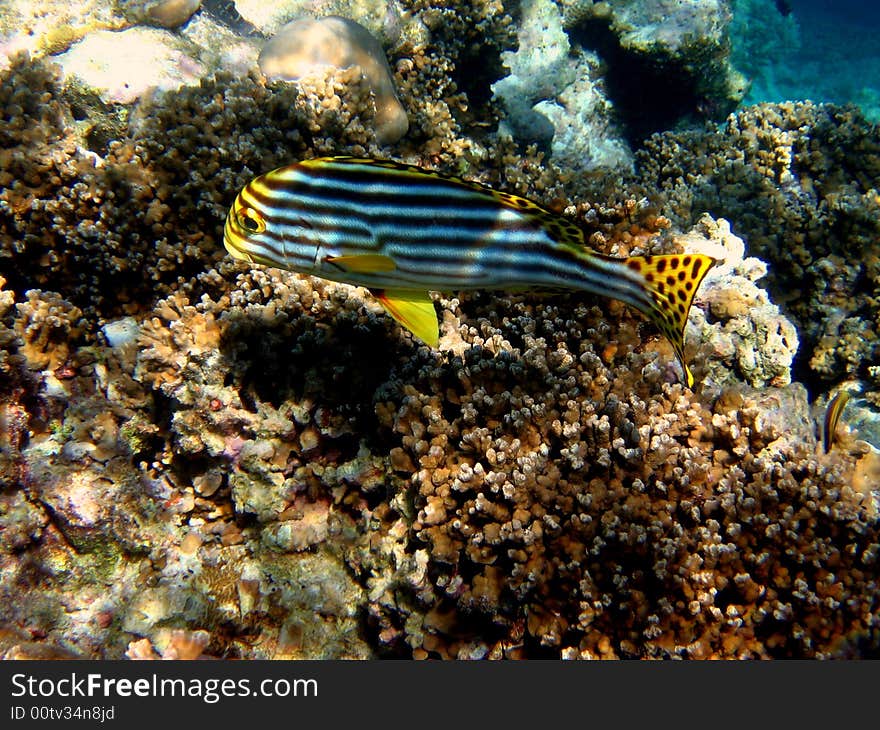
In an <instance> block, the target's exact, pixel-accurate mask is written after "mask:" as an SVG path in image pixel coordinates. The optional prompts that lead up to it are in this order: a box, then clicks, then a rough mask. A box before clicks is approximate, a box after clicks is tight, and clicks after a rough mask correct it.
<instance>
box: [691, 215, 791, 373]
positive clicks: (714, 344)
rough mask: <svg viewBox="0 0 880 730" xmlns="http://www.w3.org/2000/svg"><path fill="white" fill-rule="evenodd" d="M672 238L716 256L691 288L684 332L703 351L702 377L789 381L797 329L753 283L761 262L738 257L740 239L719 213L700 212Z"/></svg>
mask: <svg viewBox="0 0 880 730" xmlns="http://www.w3.org/2000/svg"><path fill="white" fill-rule="evenodd" d="M676 240H677V241H678V243H679V244H680V245H681V246H682V248H683V249H684V251H685V252H694V253H703V254H707V255H710V256H714V257H715V258H716V259H717V260H718V263H717V264H716V265H715V266H714V267H713V268H712V269H710V270H709V273H708V274H707V275H706V278H705V279H704V280H703V283H702V285H701V286H700V290H699V291H698V293H697V297H696V304H697V306H696V307H695V308H694V309H693V310H692V316H691V319H690V322H689V323H688V332H687V336H686V340H690V341H697V342H699V343H700V349H701V351H703V352H705V353H707V354H706V356H705V360H704V361H703V363H702V367H703V368H705V370H706V372H705V377H704V378H702V379H703V380H704V381H705V382H707V383H710V384H712V385H723V384H725V383H731V382H736V381H744V382H746V383H749V384H750V385H752V386H753V387H759V386H762V385H773V386H780V385H787V384H788V383H790V382H791V366H792V362H793V361H794V356H795V354H796V353H797V348H798V335H797V330H796V329H795V327H794V325H793V324H792V323H791V322H790V321H789V320H788V319H787V318H786V317H785V316H784V315H783V314H782V312H781V311H780V310H779V307H778V306H777V305H775V304H773V303H772V302H771V301H770V297H769V295H768V294H767V292H766V291H765V290H764V289H762V288H760V287H759V286H758V285H757V283H756V282H757V281H758V280H760V279H761V278H763V277H764V275H765V274H766V273H767V266H766V264H764V263H763V262H762V261H760V260H758V259H756V258H753V257H749V258H744V256H745V245H744V243H743V241H742V239H740V238H739V237H737V236H735V235H734V234H733V233H732V232H731V230H730V224H729V223H728V222H727V221H726V220H724V219H723V218H722V219H719V220H717V221H716V220H714V219H713V218H711V217H710V216H708V215H705V216H703V218H701V219H700V222H699V224H698V225H697V226H696V227H695V228H694V229H692V230H691V231H690V232H689V233H687V234H685V235H682V236H679V237H677V239H676Z"/></svg>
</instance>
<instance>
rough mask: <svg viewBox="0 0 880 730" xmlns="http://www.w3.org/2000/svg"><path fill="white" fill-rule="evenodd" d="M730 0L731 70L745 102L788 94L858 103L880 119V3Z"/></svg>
mask: <svg viewBox="0 0 880 730" xmlns="http://www.w3.org/2000/svg"><path fill="white" fill-rule="evenodd" d="M782 4H783V3H777V2H775V0H733V3H732V5H733V12H734V21H733V24H732V26H731V40H732V44H733V58H734V63H735V65H736V67H737V68H738V69H739V70H740V71H742V72H743V73H744V74H745V75H746V76H747V77H748V78H749V80H750V81H751V83H752V86H751V89H750V91H749V93H748V96H747V97H746V99H745V100H744V103H746V104H752V103H757V102H761V101H783V100H786V99H810V100H813V101H832V102H836V103H849V102H852V103H856V104H858V105H859V106H860V107H861V108H862V110H863V111H864V113H865V114H866V115H867V117H868V118H869V119H870V120H872V121H874V122H880V2H878V0H788V1H787V5H788V7H789V8H790V10H791V12H790V14H789V15H788V16H787V17H786V16H783V14H782V13H781V12H780V10H779V9H778V6H779V5H782Z"/></svg>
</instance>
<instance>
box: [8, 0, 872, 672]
mask: <svg viewBox="0 0 880 730" xmlns="http://www.w3.org/2000/svg"><path fill="white" fill-rule="evenodd" d="M56 5H57V7H56ZM159 5H163V3H161V2H155V3H150V2H135V3H119V4H117V3H110V2H101V1H100V0H95V2H94V3H93V6H94V7H91V8H90V12H86V13H83V14H82V16H81V17H79V16H78V17H68V20H69V21H70V22H69V23H68V26H66V27H68V29H69V30H68V32H67V33H66V35H64V36H61V35H57V34H56V35H53V31H52V30H51V29H50V28H49V27H47V26H46V25H45V24H44V23H43V20H42V19H43V17H44V16H43V15H42V14H40V13H37V12H34V11H33V10H32V9H30V8H29V7H28V6H27V4H21V3H11V4H10V5H9V8H8V9H7V10H6V11H4V12H5V15H3V17H2V18H0V29H2V31H3V36H2V37H3V39H4V40H3V51H4V53H6V54H7V55H6V56H4V57H5V58H6V59H7V60H6V61H5V63H4V65H5V68H4V70H3V71H2V72H0V76H2V78H0V114H2V120H0V121H2V123H0V606H2V609H0V656H3V657H6V658H21V657H39V658H44V657H56V658H66V657H73V656H85V657H94V658H121V657H129V658H132V659H151V658H195V657H199V656H212V657H224V658H291V657H308V658H320V657H325V658H330V657H346V658H363V657H371V656H405V657H414V658H527V657H564V658H612V657H642V658H667V657H692V658H708V657H723V658H755V657H854V656H876V655H877V653H878V649H880V629H878V619H880V585H878V551H880V517H878V483H880V457H878V452H877V450H876V448H875V447H876V446H878V443H877V440H876V438H875V437H872V436H870V434H871V430H870V427H869V424H870V423H871V414H872V413H875V412H876V407H877V406H878V396H877V392H878V391H880V363H878V361H877V358H878V356H880V351H878V350H877V346H876V342H877V336H876V328H877V326H878V320H877V301H876V299H877V297H876V290H877V273H878V268H877V262H878V256H877V253H878V245H880V244H878V241H880V238H878V236H877V232H878V231H877V225H878V224H877V220H878V216H877V212H878V210H877V208H878V205H880V199H878V193H877V191H878V189H880V162H878V148H880V142H878V132H877V129H876V128H874V127H872V126H871V125H869V124H867V123H866V122H865V121H864V119H863V118H862V117H861V116H860V114H859V113H858V111H857V110H855V109H854V108H845V107H837V106H824V105H813V104H809V103H802V104H762V105H758V106H754V107H748V108H745V109H742V110H740V111H738V112H736V113H735V114H733V115H731V116H729V117H728V118H726V120H722V121H720V122H719V121H705V124H701V125H698V126H696V127H694V126H691V127H690V128H689V129H688V130H685V131H682V130H681V129H676V130H672V129H670V127H671V126H672V124H675V123H678V122H681V121H683V120H686V119H691V120H693V119H695V118H699V117H701V116H702V117H703V118H704V120H709V119H711V118H712V117H713V116H715V115H717V114H719V113H721V114H722V116H723V114H725V113H727V112H728V111H730V109H732V105H733V104H735V101H736V97H737V94H738V93H739V91H738V87H737V84H736V79H737V76H736V74H735V72H734V71H733V70H732V67H731V66H730V65H729V61H728V59H727V55H726V54H727V50H726V46H725V43H724V33H725V28H726V24H727V23H728V22H729V13H728V12H727V6H726V3H723V2H718V3H714V2H713V3H696V2H694V3H664V2H656V3H654V2H651V3H644V2H642V3H635V2H624V1H623V0H620V1H618V2H607V3H573V2H561V3H558V4H557V3H541V2H535V3H529V4H527V3H522V4H519V5H516V6H513V5H509V4H507V3H501V2H497V1H496V0H484V1H481V2H476V3H465V4H462V3H454V2H451V1H450V2H443V1H431V0H410V1H401V2H372V1H368V0H364V1H363V2H361V3H353V4H352V3H348V4H345V5H347V6H350V12H349V13H348V17H349V18H350V19H352V20H354V21H356V22H358V23H360V24H361V25H363V26H364V27H365V28H366V29H368V30H369V32H370V33H372V34H373V35H374V36H375V38H376V39H377V40H378V41H379V42H381V43H382V44H383V47H384V49H385V53H386V54H387V57H388V61H389V69H390V72H391V75H392V81H393V85H394V88H395V91H396V96H397V99H398V101H399V103H400V105H401V106H402V107H403V109H404V110H405V111H406V115H407V118H408V131H407V132H406V134H405V135H404V136H403V137H402V138H401V139H400V140H399V141H397V142H395V143H394V145H393V146H390V147H389V146H385V147H383V146H382V145H381V144H380V141H379V139H378V138H377V131H378V130H377V127H376V123H375V122H376V114H377V106H376V101H375V98H374V90H373V89H372V88H371V86H370V83H369V80H368V79H367V78H365V77H364V75H363V74H361V73H360V72H359V71H358V70H357V69H354V68H351V67H349V68H328V69H324V70H323V71H322V72H321V73H317V74H313V75H312V76H310V77H309V79H308V81H307V82H306V81H303V82H296V83H294V82H287V81H283V80H268V79H266V78H265V77H264V76H263V75H262V74H261V73H260V71H259V67H258V65H257V58H258V55H259V52H260V49H261V48H262V47H263V44H264V43H265V37H268V36H271V35H273V34H274V33H276V32H277V31H278V30H279V29H280V28H282V27H283V26H284V25H285V23H287V22H288V21H289V20H291V19H292V18H293V17H295V16H296V15H297V14H299V13H300V12H302V10H303V7H304V6H305V5H308V6H309V10H310V11H311V12H312V13H313V14H315V15H319V16H323V15H327V14H332V13H339V12H341V10H340V6H341V5H343V4H341V3H334V2H330V1H329V0H328V2H312V3H296V2H278V3H248V2H239V3H235V5H234V10H235V12H234V13H233V12H232V10H231V9H230V7H229V4H228V3H211V2H203V3H201V7H200V8H196V9H195V10H192V8H191V5H193V4H192V3H172V5H174V6H175V7H174V8H170V9H169V8H165V10H162V9H161V8H160V10H159V11H157V10H156V8H155V7H154V6H159ZM673 5H674V6H675V7H674V8H672V6H673ZM551 6H552V7H551ZM667 6H668V7H667ZM66 7H67V6H66V5H65V6H64V8H66ZM64 8H62V7H61V4H56V3H53V2H46V3H45V8H44V11H43V12H51V13H54V14H55V17H62V16H63V15H64V13H67V14H68V16H70V12H71V11H70V10H66V9H64ZM670 8H672V9H673V10H674V12H672V11H671V10H670ZM172 10H174V11H176V12H179V16H175V15H174V13H173V12H171V11H172ZM166 11H167V12H166ZM157 12H159V16H157V15H156V13H157ZM169 13H170V15H169ZM192 13H194V14H192ZM184 16H186V17H184ZM155 17H162V18H169V17H172V18H179V23H178V24H175V23H173V22H171V21H167V22H154V21H153V20H150V19H154V18H155ZM659 18H665V19H666V20H665V22H666V23H667V24H666V25H662V26H661V27H662V28H663V32H662V33H659V35H658V34H656V33H655V34H654V35H650V34H648V33H647V29H648V28H656V27H657V23H658V22H659V21H658V19H659ZM529 23H532V24H534V25H531V26H530V25H529ZM169 24H170V27H169ZM157 25H159V26H161V27H156V26H157ZM547 27H552V28H554V29H555V31H554V32H557V33H558V34H561V35H560V37H562V36H564V37H565V39H566V43H568V44H569V50H570V53H568V54H566V57H565V58H557V59H556V61H555V63H556V64H557V65H556V66H555V67H554V68H555V69H556V73H555V74H554V79H555V81H554V84H555V85H551V87H548V88H549V91H548V92H547V96H545V97H543V98H542V97H541V96H540V94H539V95H537V96H536V95H535V91H534V88H531V87H527V86H526V85H523V84H522V83H519V82H517V81H510V80H509V79H510V77H511V76H512V75H519V74H522V77H523V79H524V80H528V79H532V80H535V81H537V80H538V77H537V74H536V73H532V74H530V73H529V68H530V66H529V64H530V63H531V64H540V63H543V62H544V61H546V60H547V57H548V56H547V55H546V54H548V53H551V52H552V50H553V49H548V48H542V47H541V45H540V44H539V43H536V42H534V41H535V38H536V37H537V35H536V34H538V32H539V31H540V30H541V29H544V28H547ZM10 29H16V30H10ZM28 30H30V31H32V32H30V33H29V32H28ZM19 31H21V32H19ZM133 32H137V33H138V34H140V35H141V36H144V35H145V34H149V35H150V36H151V37H153V38H158V37H160V36H161V39H162V40H161V43H159V42H158V41H156V42H155V43H152V44H151V47H152V48H153V50H154V51H156V49H157V48H158V49H161V48H164V49H172V50H173V49H176V51H175V53H178V54H179V55H175V53H171V52H169V53H168V54H167V55H166V56H163V58H164V59H165V61H163V63H162V64H159V68H164V69H166V70H172V69H177V70H178V72H179V73H178V74H177V76H175V75H173V74H168V75H166V76H163V77H162V78H161V79H159V80H155V79H154V80H151V81H150V82H149V84H145V85H144V87H143V88H140V87H139V88H137V89H134V90H131V91H130V92H129V91H126V94H129V93H130V96H125V95H124V96H120V95H119V93H118V92H119V90H120V89H124V88H125V87H124V86H123V87H119V86H118V85H114V84H109V83H108V84H104V83H103V82H101V80H100V79H101V77H100V76H89V75H88V73H86V72H85V71H79V72H77V71H76V70H75V69H77V68H79V69H82V68H87V67H89V65H90V64H91V65H94V63H96V62H98V61H100V62H101V63H103V64H105V65H106V62H107V58H106V57H102V56H101V54H102V53H103V54H106V53H109V51H107V50H103V51H98V52H97V53H98V55H97V56H95V55H94V54H95V53H96V52H95V51H94V50H92V51H89V54H91V55H89V54H84V50H87V49H83V48H82V44H86V43H97V40H100V39H102V38H104V37H105V36H106V35H107V34H111V35H113V34H115V36H114V37H115V38H116V39H117V41H116V42H118V43H124V42H125V41H122V40H119V37H121V36H122V34H125V33H133ZM156 34H159V35H158V36H157V35H156ZM127 37H128V36H126V38H127ZM649 37H650V38H653V39H654V40H653V41H652V42H650V43H648V42H646V40H645V39H646V38H649ZM207 38H213V39H214V42H213V43H208V42H206V41H205V40H202V39H207ZM217 38H221V39H227V40H228V42H224V43H217V42H216V39H217ZM96 39H97V40H96ZM599 41H601V42H599ZM612 41H613V42H612ZM517 43H518V46H517ZM108 47H109V46H107V45H104V46H100V45H96V46H94V48H104V49H107V48H108ZM22 49H23V50H24V51H27V54H25V53H22V52H21V51H22ZM612 51H613V52H612ZM77 52H82V53H83V54H84V55H85V56H87V57H90V58H91V59H92V61H90V62H89V63H87V64H85V65H79V66H77V65H75V64H74V63H73V61H72V60H71V59H72V58H74V57H75V56H71V55H68V54H76V53H77ZM157 52H158V51H157ZM162 52H163V53H164V51H162ZM651 58H655V59H660V60H662V63H660V60H658V65H657V66H655V67H653V68H655V69H656V68H662V69H665V73H669V74H671V75H672V76H671V77H672V78H675V79H676V80H677V81H678V82H680V83H679V86H677V87H676V88H677V90H678V91H681V92H682V93H681V94H680V95H679V96H676V97H675V103H674V104H670V105H669V106H663V107H661V108H658V110H657V114H656V116H654V117H653V118H651V119H649V120H647V121H646V122H644V123H642V124H640V125H633V124H632V123H630V122H631V118H630V117H628V115H627V112H626V99H625V98H622V97H619V96H616V95H615V91H614V90H615V83H614V81H613V80H614V78H615V74H618V75H621V76H620V77H621V78H622V77H626V76H627V75H629V77H630V78H632V75H633V74H638V73H640V72H647V71H646V69H650V68H652V66H651V64H650V63H649V59H651ZM529 59H531V60H529ZM58 64H60V65H58ZM111 65H112V64H111ZM536 69H537V67H534V70H536ZM640 70H641V71H640ZM688 73H690V74H692V76H690V77H688V76H687V74H688ZM646 78H647V77H646ZM129 88H130V89H132V87H129ZM505 89H506V90H505ZM542 93H543V92H542ZM517 94H519V96H517ZM511 99H513V100H514V102H513V106H510V104H511V102H510V100H511ZM585 99H589V104H585V105H584V106H577V103H580V102H581V101H584V100H585ZM516 104H519V106H516ZM671 109H675V110H677V112H676V116H675V118H674V119H672V118H671V117H670V116H669V115H670V110H671ZM544 113H546V114H545V118H546V119H547V120H548V122H549V125H550V126H549V127H547V126H544V127H542V129H543V130H544V134H545V136H544V137H543V138H538V139H517V138H516V137H515V136H511V135H510V134H508V133H507V132H511V133H513V134H514V135H516V127H517V120H516V119H514V117H515V116H516V115H518V114H523V115H533V114H544ZM520 121H521V120H520ZM499 130H500V131H499ZM595 130H600V131H602V134H603V135H605V136H604V137H600V138H599V141H601V139H604V140H605V142H602V143H601V144H600V143H599V141H597V138H594V139H593V144H594V146H593V147H592V148H591V149H592V150H593V151H597V150H598V152H600V153H602V154H599V153H597V154H596V155H594V157H592V158H590V160H591V161H590V162H589V163H585V162H584V160H583V159H581V160H579V161H578V162H577V163H575V162H574V161H573V160H572V159H571V158H570V157H567V156H566V155H564V154H562V153H561V152H560V148H559V147H558V146H557V147H555V148H554V143H555V142H558V139H559V138H564V136H565V135H571V138H572V139H574V138H580V137H582V136H583V135H585V134H587V133H589V132H593V131H595ZM539 131H540V130H539ZM651 132H655V133H654V134H652V135H650V136H647V137H646V135H648V134H650V133H651ZM548 133H550V134H549V136H546V135H547V134H548ZM557 135H560V137H557ZM637 140H643V141H639V142H638V143H637V142H636V141H637ZM595 145H598V146H595ZM584 149H585V148H584ZM609 150H610V151H612V152H614V154H612V155H611V156H609V155H606V154H604V153H605V152H608V151H609ZM619 152H622V154H618V153H619ZM319 154H358V155H372V156H379V157H389V156H390V157H394V158H395V159H400V160H403V161H406V162H411V163H415V164H420V165H422V166H424V167H428V168H432V169H438V170H440V171H444V172H450V173H454V174H459V175H464V176H466V177H469V178H473V179H477V180H479V181H481V182H484V183H486V184H489V185H493V186H496V187H501V188H504V189H507V190H509V191H511V192H516V193H520V194H524V195H528V196H529V197H531V198H533V199H535V200H537V201H539V202H541V203H542V204H543V205H545V206H546V207H548V208H550V209H552V210H555V211H558V212H559V213H560V215H565V216H567V217H569V218H571V219H572V220H574V221H576V222H577V223H578V224H579V225H581V226H582V227H583V228H584V229H585V230H586V231H587V232H588V236H589V241H590V244H591V245H593V246H595V247H596V248H597V249H599V250H601V251H603V252H605V253H609V254H614V255H620V256H624V255H628V254H631V253H648V252H650V253H660V252H671V251H691V252H693V251H701V252H706V253H711V254H712V255H714V256H716V257H717V258H719V259H720V260H721V263H720V264H719V265H718V266H716V267H715V269H713V271H712V272H711V273H710V275H709V276H708V277H707V279H706V280H705V282H704V284H703V286H702V287H701V290H700V292H699V294H698V296H697V300H696V302H695V306H694V309H693V311H692V315H691V319H690V322H689V325H688V331H687V350H688V351H687V355H688V357H689V360H690V362H691V363H692V368H693V370H694V374H695V375H696V377H697V385H696V386H695V389H694V390H693V391H692V390H690V389H687V388H685V387H683V386H682V385H681V384H680V383H679V381H678V375H677V371H676V369H675V367H676V366H675V365H674V357H673V354H672V351H671V348H670V347H669V345H668V344H667V343H666V342H665V341H664V340H663V339H662V338H661V337H660V336H659V335H658V333H657V332H656V331H654V330H653V329H652V328H651V326H650V325H649V324H647V323H646V322H645V321H644V319H643V318H641V317H640V316H639V315H638V314H636V313H635V312H633V311H632V310H631V309H629V308H627V307H626V306H624V305H622V304H620V303H618V302H614V301H611V300H606V299H601V298H594V297H584V296H572V295H561V294H554V295H542V296H538V295H534V294H525V293H519V294H507V295H499V294H497V293H489V292H486V293H483V292H474V293H467V294H457V293H455V292H446V293H443V294H439V295H435V296H436V304H437V307H438V311H439V312H441V322H442V324H441V343H440V347H439V349H437V350H432V349H429V348H427V347H425V346H423V345H419V344H418V343H416V342H415V341H414V340H413V339H412V338H411V337H410V336H409V335H408V334H406V333H405V332H404V331H402V330H401V328H400V327H399V326H397V325H396V324H395V323H394V322H393V321H392V320H390V319H389V318H388V317H387V316H385V315H384V313H383V311H382V310H381V307H380V306H379V305H378V304H377V303H376V302H375V301H373V300H372V299H371V298H370V297H369V296H368V295H367V294H366V292H364V291H363V290H360V289H356V288H353V287H349V286H346V285H342V284H335V283H331V282H327V281H324V280H320V279H313V278H309V277H302V276H298V275H296V274H293V273H290V272H284V271H279V270H275V269H264V268H259V267H248V266H246V265H244V264H241V263H238V262H234V261H232V260H230V259H228V258H226V257H224V255H223V249H222V241H221V239H222V221H223V218H224V216H225V213H226V210H227V208H228V205H229V204H230V203H231V201H232V199H233V198H234V196H235V194H236V193H237V192H238V190H239V189H240V187H241V186H242V185H244V184H245V183H246V182H247V181H248V180H249V179H250V178H251V177H253V176H254V175H255V174H257V173H259V172H262V171H265V170H268V169H270V168H272V167H274V166H277V165H280V164H284V163H287V162H290V161H292V160H295V159H300V158H303V157H310V156H314V155H319ZM609 161H610V164H609ZM609 170H613V172H612V173H609ZM844 383H854V384H855V386H858V387H860V388H861V389H862V398H861V399H859V398H855V399H854V404H855V405H859V403H861V405H862V407H863V409H864V410H863V411H862V414H863V415H862V417H861V420H860V421H859V422H860V423H865V424H866V425H865V427H864V428H861V427H860V428H861V432H860V433H856V432H855V431H854V430H853V428H852V427H848V426H847V425H846V424H847V423H849V424H850V426H852V425H853V424H854V423H855V418H854V417H853V416H852V415H851V414H852V413H853V411H851V410H848V411H847V412H845V415H844V418H843V423H844V425H841V426H840V428H839V429H838V431H837V434H836V438H835V439H833V448H831V450H830V451H829V452H828V453H825V451H824V449H823V448H822V446H821V436H822V434H821V431H820V424H821V421H822V408H821V406H822V405H823V404H824V402H825V401H826V400H827V398H828V396H829V394H830V393H831V392H832V391H833V390H834V389H836V388H839V387H841V386H842V384H844ZM817 409H818V411H817ZM872 409H873V410H872ZM870 441H873V442H874V443H873V445H872V444H871V443H869V442H870Z"/></svg>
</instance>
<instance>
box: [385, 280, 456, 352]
mask: <svg viewBox="0 0 880 730" xmlns="http://www.w3.org/2000/svg"><path fill="white" fill-rule="evenodd" d="M373 294H374V295H375V297H376V298H377V299H378V300H379V303H380V304H381V305H382V306H383V307H385V311H386V312H388V314H390V315H391V316H392V317H394V319H395V320H396V321H397V322H398V323H399V324H400V325H401V326H403V327H406V328H407V329H408V330H409V331H410V332H412V333H413V334H414V335H415V336H416V337H418V338H419V339H420V340H422V341H423V342H424V343H425V344H426V345H429V346H430V347H437V342H438V341H439V339H440V325H439V323H438V322H437V312H435V311H434V302H432V301H431V298H430V297H429V296H428V293H427V292H419V291H412V290H407V289H382V290H376V291H374V292H373Z"/></svg>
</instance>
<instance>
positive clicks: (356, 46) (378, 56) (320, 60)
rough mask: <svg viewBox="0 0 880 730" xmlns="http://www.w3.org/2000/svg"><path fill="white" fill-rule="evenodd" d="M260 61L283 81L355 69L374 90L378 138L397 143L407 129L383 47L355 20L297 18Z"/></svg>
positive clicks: (262, 67)
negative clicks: (334, 70) (330, 71)
mask: <svg viewBox="0 0 880 730" xmlns="http://www.w3.org/2000/svg"><path fill="white" fill-rule="evenodd" d="M259 63H260V70H262V72H263V73H264V74H265V75H266V76H267V77H269V78H271V79H282V80H284V81H297V80H300V79H303V78H304V77H309V76H312V75H315V74H320V75H323V74H326V72H327V69H328V67H329V68H330V69H339V70H343V69H349V68H353V69H355V70H356V71H357V72H359V73H360V74H361V75H362V76H363V77H364V78H365V79H366V80H367V81H368V83H369V85H370V88H371V90H372V92H373V97H374V100H375V104H376V118H375V132H376V138H377V139H378V140H379V142H380V143H381V144H393V143H394V142H397V141H398V140H399V139H400V138H401V137H402V136H403V135H404V134H406V131H407V129H408V128H409V122H408V120H407V116H406V110H405V109H404V108H403V105H402V104H401V103H400V100H399V99H398V98H397V93H396V91H395V89H394V80H393V77H392V73H391V69H390V67H389V66H388V60H387V59H386V57H385V52H384V51H383V50H382V46H381V45H379V42H378V41H377V40H376V39H375V38H374V37H373V36H372V35H371V34H370V32H369V31H368V30H367V29H366V28H364V27H363V26H362V25H359V24H358V23H355V22H354V21H352V20H348V19H347V18H341V17H336V16H330V17H326V18H320V19H313V18H299V19H297V20H293V21H291V22H290V23H288V24H287V25H285V26H284V27H283V28H281V29H280V30H279V31H278V33H276V34H275V35H274V36H273V37H272V38H271V40H269V42H268V43H266V45H265V46H264V47H263V50H262V51H261V53H260V58H259Z"/></svg>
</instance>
